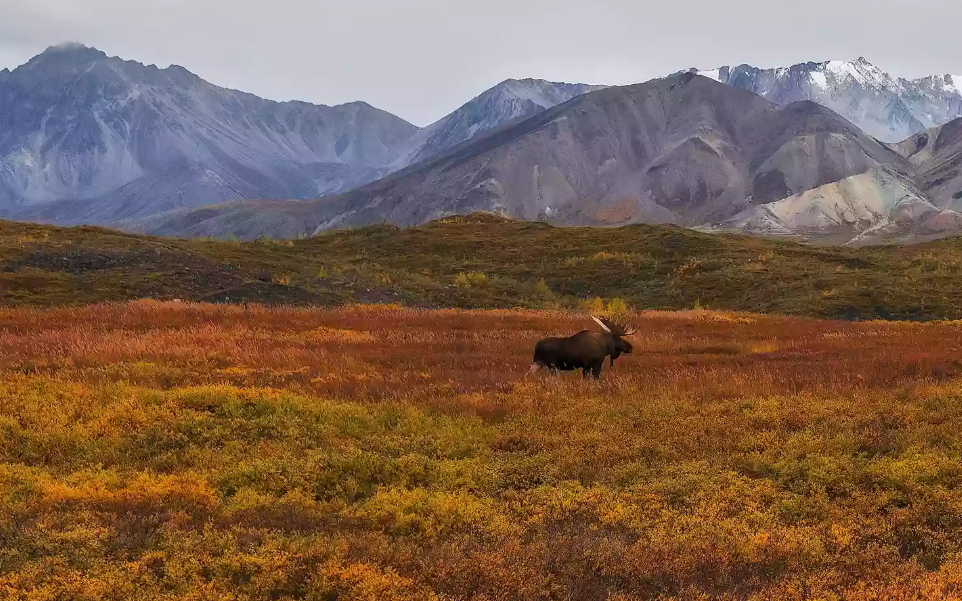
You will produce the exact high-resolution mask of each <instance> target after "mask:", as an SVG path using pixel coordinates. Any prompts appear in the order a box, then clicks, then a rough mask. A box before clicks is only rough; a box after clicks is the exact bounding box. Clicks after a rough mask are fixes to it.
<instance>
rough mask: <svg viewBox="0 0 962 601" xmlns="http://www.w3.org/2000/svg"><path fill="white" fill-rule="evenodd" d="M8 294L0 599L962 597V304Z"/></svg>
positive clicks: (0, 333)
mask: <svg viewBox="0 0 962 601" xmlns="http://www.w3.org/2000/svg"><path fill="white" fill-rule="evenodd" d="M632 320H633V322H634V323H635V324H636V325H637V326H639V329H640V333H639V335H638V336H637V337H636V339H635V341H634V342H635V347H636V353H635V355H634V356H631V357H626V358H622V359H621V360H620V361H619V363H617V364H616V366H615V368H614V369H613V370H608V369H606V371H605V374H604V376H603V380H602V381H601V382H594V381H583V380H582V379H581V378H580V375H575V374H568V375H566V376H561V377H557V378H552V377H550V376H537V377H531V378H526V377H525V376H524V374H525V372H526V371H527V368H528V365H529V362H530V358H531V351H532V349H533V346H534V343H535V342H536V341H537V340H538V339H539V338H541V337H543V336H546V335H555V334H566V333H572V332H574V331H577V330H579V329H582V328H587V327H589V326H590V322H589V321H588V320H587V319H586V317H585V316H584V315H578V314H569V313H552V312H535V311H529V312H514V311H477V312H472V311H463V310H439V311H427V310H425V311H417V310H412V309H393V308H386V307H381V308H370V307H368V308H364V307H346V308H340V309H331V310H309V309H303V310H301V309H266V308H256V307H248V308H243V307H237V306H213V305H193V304H175V303H159V302H149V301H142V302H134V303H130V304H115V305H98V306H91V307H85V308H60V309H48V310H37V309H0V599H4V600H7V599H9V600H28V599H29V600H31V601H32V600H48V599H49V600H54V599H57V600H68V599H69V600H74V599H76V600H102V599H103V600H108V599H112V600H127V599H136V600H144V601H152V600H159V599H164V600H175V599H176V600H181V599H193V600H197V601H200V600H228V599H230V600H261V599H275V600H281V599H308V600H315V601H320V600H324V601H333V600H355V599H356V600H363V601H393V600H401V599H418V600H468V599H471V600H492V601H493V600H509V599H511V600H513V599H523V600H542V599H544V600H548V599H557V600H606V601H629V600H640V599H692V600H694V599H759V600H760V599H772V600H775V599H779V600H782V599H788V600H793V599H797V600H802V599H811V600H815V599H819V600H822V599H824V600H831V599H846V600H870V599H871V600H879V601H881V600H902V599H904V600H909V599H954V598H962V324H957V323H950V322H941V323H935V322H933V323H881V322H866V323H842V322H826V321H817V320H807V319H801V318H783V317H769V316H760V315H751V314H733V313H712V312H682V313H658V312H651V313H643V314H640V315H635V316H633V318H632Z"/></svg>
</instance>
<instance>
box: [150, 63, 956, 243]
mask: <svg viewBox="0 0 962 601" xmlns="http://www.w3.org/2000/svg"><path fill="white" fill-rule="evenodd" d="M918 173H919V167H918V165H916V164H913V162H912V160H911V158H910V157H909V156H908V155H907V154H906V153H904V152H899V151H897V149H893V148H891V147H888V146H886V145H883V144H882V143H880V142H879V141H877V140H876V139H874V138H872V137H870V136H867V135H866V134H864V133H863V132H862V131H860V130H859V129H858V128H857V127H855V126H854V125H852V124H851V123H850V122H848V121H846V120H845V119H843V118H842V117H840V116H839V115H838V114H836V113H835V112H833V111H831V110H829V109H827V108H825V107H823V106H821V105H818V104H816V103H814V102H810V101H801V102H795V103H792V104H789V105H787V106H780V105H777V104H773V103H771V102H768V101H767V100H765V99H764V98H762V97H760V96H757V95H755V94H752V93H749V92H746V91H743V90H740V89H738V88H736V87H733V86H728V85H722V84H719V83H718V82H716V81H712V80H710V79H708V78H705V77H698V76H695V75H694V74H690V73H689V74H679V75H676V76H672V77H669V78H666V79H662V80H655V81H652V82H649V83H646V84H640V85H636V86H628V87H620V88H608V89H605V90H601V91H597V92H593V93H589V94H586V95H583V96H579V97H577V98H575V99H573V100H571V101H569V102H567V103H565V104H562V105H560V106H558V107H555V108H553V109H550V110H547V111H544V112H542V113H540V114H539V115H536V116H535V117H533V118H530V119H528V120H525V121H522V122H520V123H517V124H515V125H513V126H510V127H506V128H502V129H499V130H497V131H495V132H493V133H491V134H490V135H487V136H483V137H481V138H480V139H476V140H475V141H474V143H472V144H468V145H462V146H459V147H456V148H455V149H453V150H452V151H451V152H449V153H447V154H444V155H442V156H440V157H437V158H435V159H433V160H431V161H428V162H426V163H422V164H420V165H418V166H415V167H412V168H409V169H407V170H405V171H403V172H401V173H399V174H397V175H396V176H393V177H390V178H387V179H385V180H382V181H379V182H376V183H374V184H371V185H368V186H365V187H363V188H360V189H358V190H356V191H352V192H349V193H346V194H343V195H339V196H334V197H328V198H326V199H323V200H322V201H317V202H307V203H300V204H299V205H297V206H294V205H292V204H291V203H271V204H263V203H243V204H239V205H234V206H230V207H222V208H218V209H216V210H212V211H208V212H206V213H205V214H203V215H198V214H197V213H178V214H174V215H169V216H165V217H163V218H161V219H156V220H151V221H149V222H147V223H141V224H138V227H137V229H139V230H141V231H147V232H150V233H157V234H187V235H221V234H223V233H225V232H229V233H232V234H234V235H238V236H241V237H248V238H250V237H256V236H259V235H275V236H281V237H297V236H305V235H311V234H314V233H316V232H320V231H324V230H327V229H332V228H341V227H352V226H359V225H367V224H373V223H382V222H387V223H393V224H397V225H401V226H408V225H414V224H419V223H423V222H426V221H430V220H434V219H438V218H442V217H444V216H447V215H453V214H467V213H471V212H474V211H479V210H480V211H490V212H494V213H499V214H502V215H505V216H508V217H512V218H518V219H526V220H546V221H549V222H554V223H558V224H579V225H621V224H629V223H671V224H677V225H681V226H685V227H700V228H703V229H720V230H739V231H746V232H751V233H760V234H778V235H793V236H795V235H802V236H811V235H817V236H819V237H822V238H829V237H830V238H831V239H832V240H836V241H841V242H848V241H864V239H861V240H857V239H859V237H860V236H862V235H863V234H864V233H865V232H867V231H869V230H872V228H875V227H877V226H879V225H880V224H882V223H898V224H900V226H901V227H904V228H908V229H911V228H916V227H918V226H920V225H921V223H922V222H924V221H927V220H930V219H931V218H933V217H934V216H935V215H938V216H940V219H942V220H943V221H952V220H954V219H955V214H954V211H952V210H951V209H950V208H947V207H940V206H937V205H935V204H934V203H933V202H931V201H930V200H929V198H928V196H927V192H926V191H925V190H923V189H922V188H920V186H919V185H918V184H917V183H916V178H917V176H918Z"/></svg>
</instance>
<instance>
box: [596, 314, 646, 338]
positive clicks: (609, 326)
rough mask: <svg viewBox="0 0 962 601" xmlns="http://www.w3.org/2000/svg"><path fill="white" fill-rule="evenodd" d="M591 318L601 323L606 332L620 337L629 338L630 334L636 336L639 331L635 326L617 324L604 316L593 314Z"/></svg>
mask: <svg viewBox="0 0 962 601" xmlns="http://www.w3.org/2000/svg"><path fill="white" fill-rule="evenodd" d="M591 319H593V320H595V321H596V322H597V323H598V325H600V326H601V327H602V328H604V330H605V331H606V332H608V333H609V334H613V335H615V336H618V337H619V338H627V337H628V336H634V335H635V333H636V332H637V331H638V330H637V329H635V327H634V326H629V325H621V324H617V323H615V322H613V321H611V320H609V319H605V318H604V317H600V318H599V317H595V316H594V315H592V316H591Z"/></svg>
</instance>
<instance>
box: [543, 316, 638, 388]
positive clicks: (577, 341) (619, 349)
mask: <svg viewBox="0 0 962 601" xmlns="http://www.w3.org/2000/svg"><path fill="white" fill-rule="evenodd" d="M593 319H595V321H597V322H598V323H599V324H601V327H602V328H604V329H605V331H603V332H596V331H591V330H585V331H583V332H578V333H577V334H575V335H574V336H570V337H568V338H546V339H545V340H542V341H541V342H539V343H538V344H537V346H536V347H535V349H534V361H533V364H532V366H531V373H534V372H537V371H540V370H542V369H545V368H547V369H548V370H550V371H551V372H552V373H556V372H558V371H574V370H577V369H580V370H581V371H582V374H583V375H584V377H586V378H587V377H588V374H591V375H593V376H594V377H595V379H598V378H600V377H601V371H602V369H604V365H605V359H607V358H609V357H610V358H611V365H612V366H613V365H614V364H615V359H617V358H618V357H620V356H621V355H623V354H625V355H630V354H631V352H632V350H633V348H632V346H631V344H630V343H629V342H628V341H627V340H624V337H626V336H631V335H632V334H634V330H633V329H629V328H625V327H623V326H619V325H617V324H614V323H612V322H609V321H607V320H601V319H598V318H593Z"/></svg>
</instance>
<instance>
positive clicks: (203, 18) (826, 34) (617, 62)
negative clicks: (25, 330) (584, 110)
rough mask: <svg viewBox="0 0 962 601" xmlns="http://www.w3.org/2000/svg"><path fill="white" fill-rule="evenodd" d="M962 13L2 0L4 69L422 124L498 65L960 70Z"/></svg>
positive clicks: (435, 2) (538, 71) (822, 5)
mask: <svg viewBox="0 0 962 601" xmlns="http://www.w3.org/2000/svg"><path fill="white" fill-rule="evenodd" d="M960 24H962V1H960V0H793V1H781V0H728V1H725V0H658V1H655V2H649V1H645V0H591V1H575V0H471V1H462V0H0V67H10V68H13V67H16V66H17V65H19V64H21V63H23V62H25V61H27V60H28V59H29V58H30V57H31V56H33V55H35V54H38V53H40V52H42V51H43V50H44V49H45V48H46V47H48V46H51V45H55V44H59V43H61V42H65V41H77V42H82V43H85V44H87V45H88V46H96V47H98V48H100V49H101V50H103V51H105V52H107V53H108V54H110V55H118V56H122V57H124V58H129V59H135V60H138V61H141V62H145V63H154V64H157V65H159V66H161V67H165V66H167V65H170V64H172V63H176V64H180V65H183V66H184V67H187V68H188V69H190V70H191V71H193V72H194V73H197V74H198V75H200V76H201V77H203V78H205V79H207V80H209V81H211V82H213V83H216V84H218V85H222V86H227V87H231V88H237V89H242V90H245V91H249V92H253V93H255V94H258V95H260V96H264V97H267V98H273V99H277V100H289V99H299V100H307V101H311V102H317V103H323V104H338V103H342V102H349V101H352V100H365V101H367V102H369V103H371V104H373V105H375V106H378V107H380V108H383V109H385V110H388V111H391V112H393V113H395V114H397V115H399V116H401V117H403V118H405V119H407V120H409V121H411V122H413V123H415V124H417V125H426V124H428V123H430V122H432V121H434V120H436V119H438V118H440V117H441V116H443V115H444V114H446V113H448V112H450V111H451V110H453V109H455V108H457V107H458V106H460V105H461V104H463V103H464V102H466V101H467V100H469V99H470V98H472V97H473V96H476V95H477V94H479V93H480V92H482V91H483V90H485V89H486V88H488V87H490V86H492V85H494V84H496V83H498V82H500V81H502V80H504V79H506V78H509V77H516V78H522V77H539V78H543V79H550V80H555V81H571V82H584V83H604V84H628V83H636V82H640V81H646V80H648V79H651V78H654V77H659V76H662V75H666V74H668V73H671V72H674V71H677V70H679V69H683V68H687V67H691V66H698V67H703V68H712V67H716V66H719V65H722V64H739V63H750V64H755V65H758V66H762V67H771V66H785V65H790V64H793V63H797V62H802V61H808V60H813V61H822V60H830V59H839V60H851V59H854V58H857V57H858V56H865V57H866V58H868V59H869V60H870V61H872V62H874V63H875V64H877V65H878V66H880V67H882V68H883V69H886V70H888V71H890V72H892V73H895V74H896V75H902V76H913V77H914V76H922V75H929V74H932V73H940V74H942V73H958V74H962V52H959V50H958V40H959V37H958V36H959V33H958V32H959V31H960ZM0 108H2V107H0Z"/></svg>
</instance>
